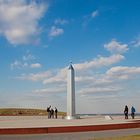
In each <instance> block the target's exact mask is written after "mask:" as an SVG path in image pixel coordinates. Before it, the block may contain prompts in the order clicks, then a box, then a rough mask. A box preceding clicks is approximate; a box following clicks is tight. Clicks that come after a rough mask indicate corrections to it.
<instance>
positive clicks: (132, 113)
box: [124, 105, 136, 119]
mask: <svg viewBox="0 0 140 140" xmlns="http://www.w3.org/2000/svg"><path fill="white" fill-rule="evenodd" d="M128 112H129V109H128V106H127V105H126V106H125V108H124V115H125V119H128ZM135 112H136V110H135V108H134V107H133V106H132V107H131V117H132V119H134V118H135Z"/></svg>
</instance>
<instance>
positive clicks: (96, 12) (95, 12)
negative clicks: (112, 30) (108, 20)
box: [91, 10, 99, 18]
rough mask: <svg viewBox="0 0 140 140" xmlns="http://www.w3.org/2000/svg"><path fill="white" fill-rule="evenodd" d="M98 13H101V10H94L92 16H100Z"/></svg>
mask: <svg viewBox="0 0 140 140" xmlns="http://www.w3.org/2000/svg"><path fill="white" fill-rule="evenodd" d="M98 15H99V11H98V10H96V11H93V12H92V14H91V17H92V18H95V17H96V16H98Z"/></svg>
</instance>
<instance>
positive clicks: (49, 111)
mask: <svg viewBox="0 0 140 140" xmlns="http://www.w3.org/2000/svg"><path fill="white" fill-rule="evenodd" d="M47 112H48V119H50V118H51V106H49V107H47Z"/></svg>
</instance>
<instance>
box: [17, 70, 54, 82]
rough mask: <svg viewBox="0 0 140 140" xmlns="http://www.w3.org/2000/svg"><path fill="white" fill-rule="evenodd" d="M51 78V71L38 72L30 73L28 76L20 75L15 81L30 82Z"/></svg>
mask: <svg viewBox="0 0 140 140" xmlns="http://www.w3.org/2000/svg"><path fill="white" fill-rule="evenodd" d="M51 76H52V72H51V71H46V72H40V73H36V74H34V73H30V74H22V75H20V76H17V77H16V78H17V79H20V80H31V81H42V80H44V79H47V78H50V77H51Z"/></svg>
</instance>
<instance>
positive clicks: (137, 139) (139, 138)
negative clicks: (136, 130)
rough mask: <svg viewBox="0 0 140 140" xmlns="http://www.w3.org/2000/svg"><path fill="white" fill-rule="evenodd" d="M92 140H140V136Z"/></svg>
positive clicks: (96, 139)
mask: <svg viewBox="0 0 140 140" xmlns="http://www.w3.org/2000/svg"><path fill="white" fill-rule="evenodd" d="M90 140H140V135H133V136H122V137H111V138H93V139H90Z"/></svg>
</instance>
